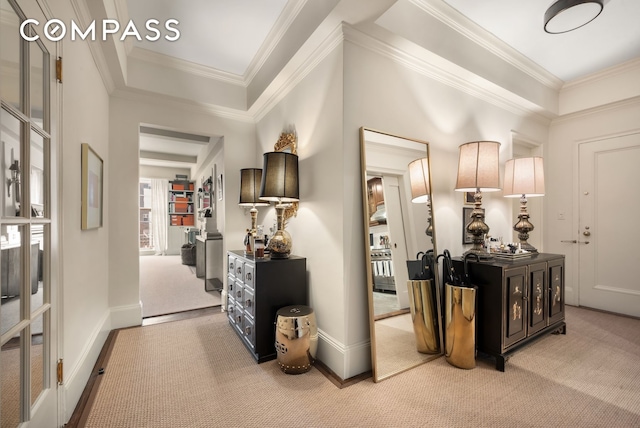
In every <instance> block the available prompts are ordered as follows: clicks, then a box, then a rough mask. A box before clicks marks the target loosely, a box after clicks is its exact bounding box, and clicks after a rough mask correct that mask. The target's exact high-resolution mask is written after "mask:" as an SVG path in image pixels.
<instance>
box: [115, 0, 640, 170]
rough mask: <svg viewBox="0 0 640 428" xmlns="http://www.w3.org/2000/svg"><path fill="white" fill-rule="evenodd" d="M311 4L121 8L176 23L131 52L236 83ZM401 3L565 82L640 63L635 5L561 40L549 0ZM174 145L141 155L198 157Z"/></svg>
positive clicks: (628, 1) (220, 0)
mask: <svg viewBox="0 0 640 428" xmlns="http://www.w3.org/2000/svg"><path fill="white" fill-rule="evenodd" d="M316 1H325V0H181V1H180V2H177V1H175V0H126V2H127V5H128V13H129V16H130V17H131V18H132V19H134V21H136V22H137V23H138V22H144V21H146V20H147V19H149V18H156V19H158V20H159V21H160V22H165V21H166V20H168V19H171V18H174V19H177V20H178V21H179V25H178V28H179V29H180V33H181V34H180V39H179V40H177V41H175V42H168V41H166V40H163V39H161V40H159V41H156V42H148V41H143V42H137V43H136V45H135V46H136V47H138V48H142V49H145V50H149V51H152V52H156V53H160V54H164V55H168V56H172V57H175V58H178V59H181V60H184V61H189V62H191V63H195V64H198V65H201V66H204V67H210V68H212V69H215V70H217V71H221V72H226V73H231V74H233V75H237V76H240V77H245V76H246V75H247V74H248V72H249V68H250V67H252V66H253V65H255V61H256V59H257V58H256V55H265V54H266V52H264V49H265V47H268V43H265V41H268V40H269V38H270V37H273V35H274V34H277V33H278V32H280V31H283V30H285V28H281V27H283V26H285V25H287V24H286V23H287V22H289V23H290V21H289V20H288V19H283V16H281V15H286V13H283V12H286V11H289V13H291V12H290V11H291V10H292V9H295V8H294V7H293V6H294V5H299V4H304V3H305V2H316ZM342 1H343V2H348V1H350V0H342ZM398 1H412V2H415V3H431V4H434V3H438V4H441V5H445V6H446V5H447V4H448V5H449V6H451V8H452V9H453V10H451V15H453V16H457V17H458V18H459V19H456V22H459V23H462V25H464V26H466V27H477V28H480V27H482V28H483V29H484V30H486V31H487V32H488V33H491V34H492V35H493V36H495V37H497V38H498V39H500V40H501V41H502V42H504V43H506V44H507V45H509V46H511V47H512V48H514V49H515V50H517V51H519V52H520V53H521V54H523V55H524V56H526V57H528V58H529V59H530V60H532V61H533V62H535V63H537V64H538V65H540V66H541V67H542V68H544V69H546V70H547V71H548V72H550V73H551V74H553V75H555V76H556V77H558V78H559V79H561V80H563V81H565V82H567V81H571V80H573V79H577V78H580V77H583V76H585V75H588V74H591V73H594V72H598V71H601V70H603V69H605V68H608V67H611V66H614V65H617V64H620V63H622V62H625V61H628V60H631V59H633V58H638V57H640V25H639V24H638V18H639V17H640V0H605V7H604V10H603V12H602V13H601V14H600V16H598V17H597V18H596V19H595V20H594V21H592V22H591V23H589V24H587V25H585V26H584V27H581V28H579V29H577V30H575V31H572V32H568V33H564V34H547V33H545V32H544V30H543V17H544V13H545V11H546V9H547V8H548V7H549V6H550V5H551V4H552V3H553V1H552V0H398ZM372 3H373V2H372ZM362 4H366V3H364V2H363V3H362ZM389 4H390V5H391V4H393V2H392V1H389ZM372 7H375V6H374V5H373V4H372ZM456 10H457V11H458V12H459V13H457V12H455V11H456ZM137 25H139V24H137ZM478 26H479V27H478ZM279 27H280V28H279ZM141 28H144V26H142V27H141ZM477 28H476V29H477ZM263 44H264V46H263ZM261 48H262V50H263V51H261ZM178 142H180V140H179V139H175V138H174V139H171V140H170V141H169V143H171V144H167V140H166V139H165V140H162V139H159V138H158V137H154V136H146V137H145V138H144V139H142V140H141V150H145V151H146V150H149V151H155V152H158V151H168V152H173V153H176V152H178V153H180V154H185V153H188V152H190V153H188V155H189V156H191V155H193V152H196V151H197V145H193V143H192V142H188V141H185V142H183V143H184V144H176V143H178ZM143 147H144V148H143ZM150 162H152V163H154V162H156V161H153V160H152V161H150ZM154 164H157V162H156V163H154ZM174 166H175V165H174Z"/></svg>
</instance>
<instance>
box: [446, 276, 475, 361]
mask: <svg viewBox="0 0 640 428" xmlns="http://www.w3.org/2000/svg"><path fill="white" fill-rule="evenodd" d="M444 343H445V358H446V360H447V362H448V363H449V364H451V365H452V366H455V367H459V368H461V369H472V368H474V367H475V366H476V289H475V288H470V287H460V286H456V285H452V284H446V285H445V340H444Z"/></svg>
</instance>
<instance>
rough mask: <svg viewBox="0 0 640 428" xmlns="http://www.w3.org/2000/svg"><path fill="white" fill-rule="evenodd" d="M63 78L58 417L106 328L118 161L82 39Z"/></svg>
mask: <svg viewBox="0 0 640 428" xmlns="http://www.w3.org/2000/svg"><path fill="white" fill-rule="evenodd" d="M53 14H54V15H55V17H57V18H60V19H62V20H64V21H65V22H68V19H66V18H71V17H73V18H74V19H75V16H74V14H73V12H72V10H71V7H70V4H68V2H55V7H54V8H53ZM63 56H64V83H63V84H62V85H61V90H62V97H63V114H62V124H61V125H62V137H61V140H60V141H59V142H58V143H59V144H60V145H61V150H60V153H61V156H62V162H61V163H62V168H61V172H60V174H61V186H60V191H61V197H62V199H61V204H60V206H61V217H62V229H61V231H60V232H61V244H62V278H61V282H60V284H61V286H60V290H59V292H60V297H61V298H60V300H59V302H60V303H61V304H60V307H59V308H58V309H59V313H60V314H61V322H62V325H61V328H60V329H59V331H60V332H61V334H62V336H61V338H60V339H61V342H60V343H61V348H60V349H59V357H60V358H63V359H64V366H65V371H64V376H65V382H64V389H65V393H64V402H65V403H63V406H64V416H65V420H67V419H68V418H69V417H70V416H71V413H72V412H73V410H74V408H75V405H76V403H77V401H78V399H79V397H80V395H81V394H82V392H83V390H84V387H85V385H86V382H87V380H88V378H89V374H90V372H91V370H92V369H93V365H94V364H95V361H96V359H97V357H98V355H99V353H100V350H101V348H102V345H103V343H104V341H105V339H106V336H107V334H108V332H109V330H110V329H111V325H110V321H109V279H110V269H109V267H110V266H109V261H108V259H109V235H110V232H111V230H112V228H111V225H112V221H111V218H110V215H109V209H110V207H111V204H110V201H109V198H108V196H107V195H109V193H110V190H111V189H112V187H111V185H110V183H109V178H110V177H111V174H112V169H111V168H110V166H111V165H112V163H116V162H117V158H113V157H112V156H111V154H110V149H109V95H108V94H107V92H106V90H105V87H104V85H103V83H102V80H101V78H100V75H99V73H98V71H97V69H96V67H95V64H94V62H93V58H92V56H91V53H90V51H89V47H88V45H87V43H85V42H81V41H76V42H71V41H67V40H65V41H64V42H63ZM82 143H88V144H89V145H90V146H91V148H93V149H94V150H95V151H96V153H97V154H98V155H99V156H100V157H101V158H102V159H103V161H104V166H105V168H104V179H105V181H104V195H105V198H104V200H103V208H104V219H103V227H101V228H99V229H93V230H81V229H80V224H81V220H80V215H81V205H80V201H81V197H80V195H81V191H80V185H81V180H80V172H81V154H80V145H81V144H82Z"/></svg>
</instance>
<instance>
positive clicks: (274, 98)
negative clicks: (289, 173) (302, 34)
mask: <svg viewBox="0 0 640 428" xmlns="http://www.w3.org/2000/svg"><path fill="white" fill-rule="evenodd" d="M343 25H344V24H342V23H340V24H338V25H337V26H336V27H334V29H333V30H331V31H330V32H329V33H328V34H327V35H326V37H324V38H323V39H321V40H319V41H314V40H315V38H314V37H313V36H312V37H310V38H309V39H308V40H307V41H306V42H305V44H304V45H303V46H302V47H301V48H300V49H299V50H298V52H297V53H296V54H295V55H294V57H293V58H292V59H291V60H290V61H289V62H288V63H287V65H285V66H284V67H283V69H282V70H281V72H280V73H279V74H278V77H276V78H275V79H273V81H272V82H271V83H270V84H269V86H268V87H267V88H266V89H265V90H264V91H263V92H262V94H261V95H260V97H258V99H257V100H256V101H255V102H254V103H253V105H252V106H251V107H250V108H249V113H250V115H251V116H252V117H253V118H254V119H255V121H256V122H257V121H259V120H260V119H262V118H263V117H264V116H265V115H266V114H267V113H268V112H269V111H271V109H272V108H273V107H274V106H275V105H276V104H277V103H278V102H280V101H281V100H282V99H284V98H285V97H286V96H287V94H288V93H289V92H291V90H293V89H294V88H295V87H296V85H297V84H298V83H299V82H300V81H301V80H302V79H304V78H305V77H306V76H307V75H308V74H309V73H311V71H312V70H313V69H314V68H315V67H316V66H317V65H318V64H319V63H320V62H322V60H323V59H324V58H326V57H327V55H329V54H330V53H331V52H333V50H334V49H335V48H336V47H338V46H340V45H341V44H342V42H343V41H344V33H343Z"/></svg>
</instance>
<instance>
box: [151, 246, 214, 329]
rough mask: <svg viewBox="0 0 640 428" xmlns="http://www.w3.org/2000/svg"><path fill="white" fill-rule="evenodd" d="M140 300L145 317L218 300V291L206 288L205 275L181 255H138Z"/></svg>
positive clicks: (183, 309)
mask: <svg viewBox="0 0 640 428" xmlns="http://www.w3.org/2000/svg"><path fill="white" fill-rule="evenodd" d="M140 299H141V300H142V316H143V317H144V318H146V317H152V316H157V315H165V314H172V313H175V312H183V311H188V310H192V309H200V308H206V307H210V306H220V303H221V300H220V292H219V291H205V290H204V278H197V277H196V275H195V271H194V270H192V269H191V266H187V265H183V264H182V258H181V257H180V256H140Z"/></svg>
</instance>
